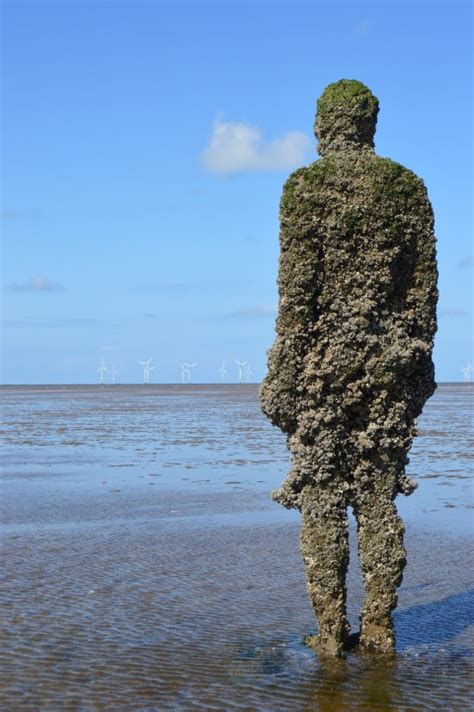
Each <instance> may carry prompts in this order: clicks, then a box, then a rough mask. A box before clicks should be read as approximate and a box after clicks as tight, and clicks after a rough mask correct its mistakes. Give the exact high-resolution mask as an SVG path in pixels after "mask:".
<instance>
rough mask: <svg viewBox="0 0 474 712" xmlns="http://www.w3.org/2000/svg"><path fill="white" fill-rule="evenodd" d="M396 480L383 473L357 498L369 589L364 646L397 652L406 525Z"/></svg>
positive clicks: (364, 612)
mask: <svg viewBox="0 0 474 712" xmlns="http://www.w3.org/2000/svg"><path fill="white" fill-rule="evenodd" d="M393 479H394V482H391V478H390V477H387V476H386V475H385V478H384V475H382V474H380V475H379V480H378V481H377V480H375V479H374V484H373V485H372V487H371V489H370V490H368V491H367V490H365V491H360V492H356V495H355V500H354V514H355V516H356V519H357V531H358V538H359V559H360V565H361V569H362V574H363V577H364V584H365V592H366V600H365V604H364V607H363V609H362V612H361V617H360V620H361V629H360V645H361V646H362V647H365V648H367V649H372V650H378V651H380V652H385V653H392V652H394V651H395V635H394V629H393V621H392V611H393V609H394V608H395V606H396V605H397V593H396V589H397V587H398V586H399V585H400V584H401V582H402V578H403V569H404V568H405V564H406V552H405V549H404V546H403V533H404V527H403V523H402V520H401V519H400V517H399V516H398V514H397V509H396V507H395V503H394V498H395V493H396V482H395V478H393Z"/></svg>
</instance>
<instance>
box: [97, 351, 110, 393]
mask: <svg viewBox="0 0 474 712" xmlns="http://www.w3.org/2000/svg"><path fill="white" fill-rule="evenodd" d="M108 370H109V369H108V368H106V366H105V363H104V357H103V356H101V357H100V366H99V368H98V369H97V372H98V374H99V379H100V380H99V383H100V385H101V386H102V385H103V384H104V373H106V372H108Z"/></svg>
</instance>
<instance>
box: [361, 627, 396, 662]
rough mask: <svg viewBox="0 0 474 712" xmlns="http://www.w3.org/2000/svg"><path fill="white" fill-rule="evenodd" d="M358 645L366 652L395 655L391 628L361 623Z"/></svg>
mask: <svg viewBox="0 0 474 712" xmlns="http://www.w3.org/2000/svg"><path fill="white" fill-rule="evenodd" d="M359 645H360V647H361V648H363V649H364V650H366V651H368V652H373V653H382V654H386V655H393V654H394V653H395V636H394V633H393V628H392V626H391V625H383V624H382V625H381V624H379V623H362V626H361V630H360V643H359Z"/></svg>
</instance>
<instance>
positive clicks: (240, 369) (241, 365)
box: [234, 359, 247, 383]
mask: <svg viewBox="0 0 474 712" xmlns="http://www.w3.org/2000/svg"><path fill="white" fill-rule="evenodd" d="M234 360H235V363H236V364H237V366H238V367H239V383H242V369H243V367H244V366H246V365H247V361H237V359H234Z"/></svg>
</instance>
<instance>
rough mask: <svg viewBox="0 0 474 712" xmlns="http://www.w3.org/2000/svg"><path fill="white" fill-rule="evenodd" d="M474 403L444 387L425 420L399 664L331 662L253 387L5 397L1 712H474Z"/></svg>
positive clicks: (275, 445)
mask: <svg viewBox="0 0 474 712" xmlns="http://www.w3.org/2000/svg"><path fill="white" fill-rule="evenodd" d="M471 398H472V389H471V388H469V387H463V386H443V387H441V388H439V389H438V392H437V393H436V395H435V396H434V398H433V399H432V400H431V401H430V402H429V403H428V405H427V408H426V410H425V413H424V415H423V417H422V419H421V421H420V430H421V435H420V437H419V439H418V440H417V443H416V445H415V447H414V449H413V451H412V462H411V465H410V468H409V469H410V470H411V473H412V474H415V475H416V476H417V477H418V479H419V482H420V488H419V490H418V491H417V493H416V494H415V495H414V496H413V497H412V498H409V499H408V500H405V499H399V500H398V501H399V504H400V511H401V512H402V514H403V516H404V519H405V522H406V529H407V535H406V547H407V550H408V562H409V563H408V567H407V569H406V574H405V578H404V582H403V585H402V587H401V589H400V595H399V607H398V609H397V612H396V617H395V620H396V632H397V651H398V654H397V658H396V659H395V660H392V661H387V660H385V661H383V660H375V659H374V658H373V657H370V656H369V657H366V656H363V655H360V654H357V653H353V654H351V655H349V656H348V659H347V660H345V661H339V660H338V661H331V663H330V664H324V665H323V664H321V662H320V661H319V660H318V659H317V658H316V657H315V656H314V654H313V653H312V652H311V651H309V650H308V649H306V648H305V646H304V645H303V642H302V640H303V636H304V635H306V634H307V633H308V632H311V631H312V630H314V628H315V620H314V618H313V614H312V611H311V608H310V605H309V602H308V600H307V597H306V592H305V581H304V571H303V565H302V562H301V556H300V554H299V541H298V537H299V525H298V515H297V514H295V513H292V512H287V511H286V510H284V509H283V508H281V507H279V506H278V505H276V504H274V503H273V502H271V500H270V498H269V492H270V490H271V489H273V488H275V487H276V486H277V485H278V484H279V482H280V480H281V479H282V478H283V477H284V475H285V472H286V469H287V466H288V457H287V453H286V450H285V444H284V440H283V438H281V436H280V433H279V432H278V431H276V430H275V429H272V428H271V427H270V426H269V425H268V423H267V422H266V421H265V419H264V418H263V417H262V416H261V415H260V414H259V410H258V403H257V391H256V387H253V386H243V387H241V388H239V387H237V386H227V387H225V386H224V387H205V386H196V387H191V388H189V387H188V388H183V387H165V386H162V387H149V388H146V389H144V388H137V387H120V386H118V387H109V388H107V387H105V388H103V389H100V388H98V387H91V388H84V387H70V388H65V389H60V388H49V389H47V388H39V387H38V388H23V389H20V388H18V389H11V388H10V389H7V388H4V389H3V391H2V401H3V414H4V419H5V423H6V426H5V431H4V438H5V443H6V444H5V448H4V458H3V462H4V468H3V475H2V480H3V482H2V505H1V510H2V521H3V524H2V539H3V542H4V546H3V556H4V566H3V571H4V581H3V585H2V590H3V594H2V607H3V616H2V618H3V621H4V630H3V634H2V639H3V641H2V642H3V644H2V652H1V653H0V670H1V672H0V707H1V708H2V709H6V710H10V709H12V710H13V709H15V710H16V709H20V710H21V709H25V710H30V709H31V710H47V711H49V710H110V709H113V710H193V709H209V710H239V709H241V710H324V711H327V712H332V711H334V712H338V711H339V710H340V711H341V712H342V711H343V710H344V711H345V710H349V709H351V710H352V709H354V710H370V709H373V710H382V709H391V710H433V709H439V710H463V711H464V710H467V709H470V708H471V706H472V699H470V697H469V689H470V685H471V682H472V662H473V652H474V651H473V645H474V644H473V635H472V634H473V627H472V625H471V626H470V617H469V616H470V613H471V614H472V599H473V595H474V587H473V585H472V570H473V567H472V563H473V561H472V559H473V557H472V538H471V537H472V530H471V524H472V516H471V515H472V509H471V506H472V502H471V498H470V491H469V485H470V481H469V479H468V478H469V476H470V475H471V474H472V468H471V460H470V452H469V450H468V449H467V443H466V438H467V435H468V433H469V422H468V421H469V414H470V402H471V401H470V399H471ZM466 478H467V479H466ZM415 498H418V500H415ZM410 499H411V500H415V502H414V503H410ZM351 538H352V542H351V543H352V557H351V572H350V576H349V612H350V618H351V622H352V624H353V629H357V616H358V611H359V608H360V606H361V603H362V600H363V588H362V582H361V578H360V573H359V571H358V565H357V555H356V552H355V549H354V544H355V534H354V531H353V529H352V532H351ZM471 620H472V618H471Z"/></svg>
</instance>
